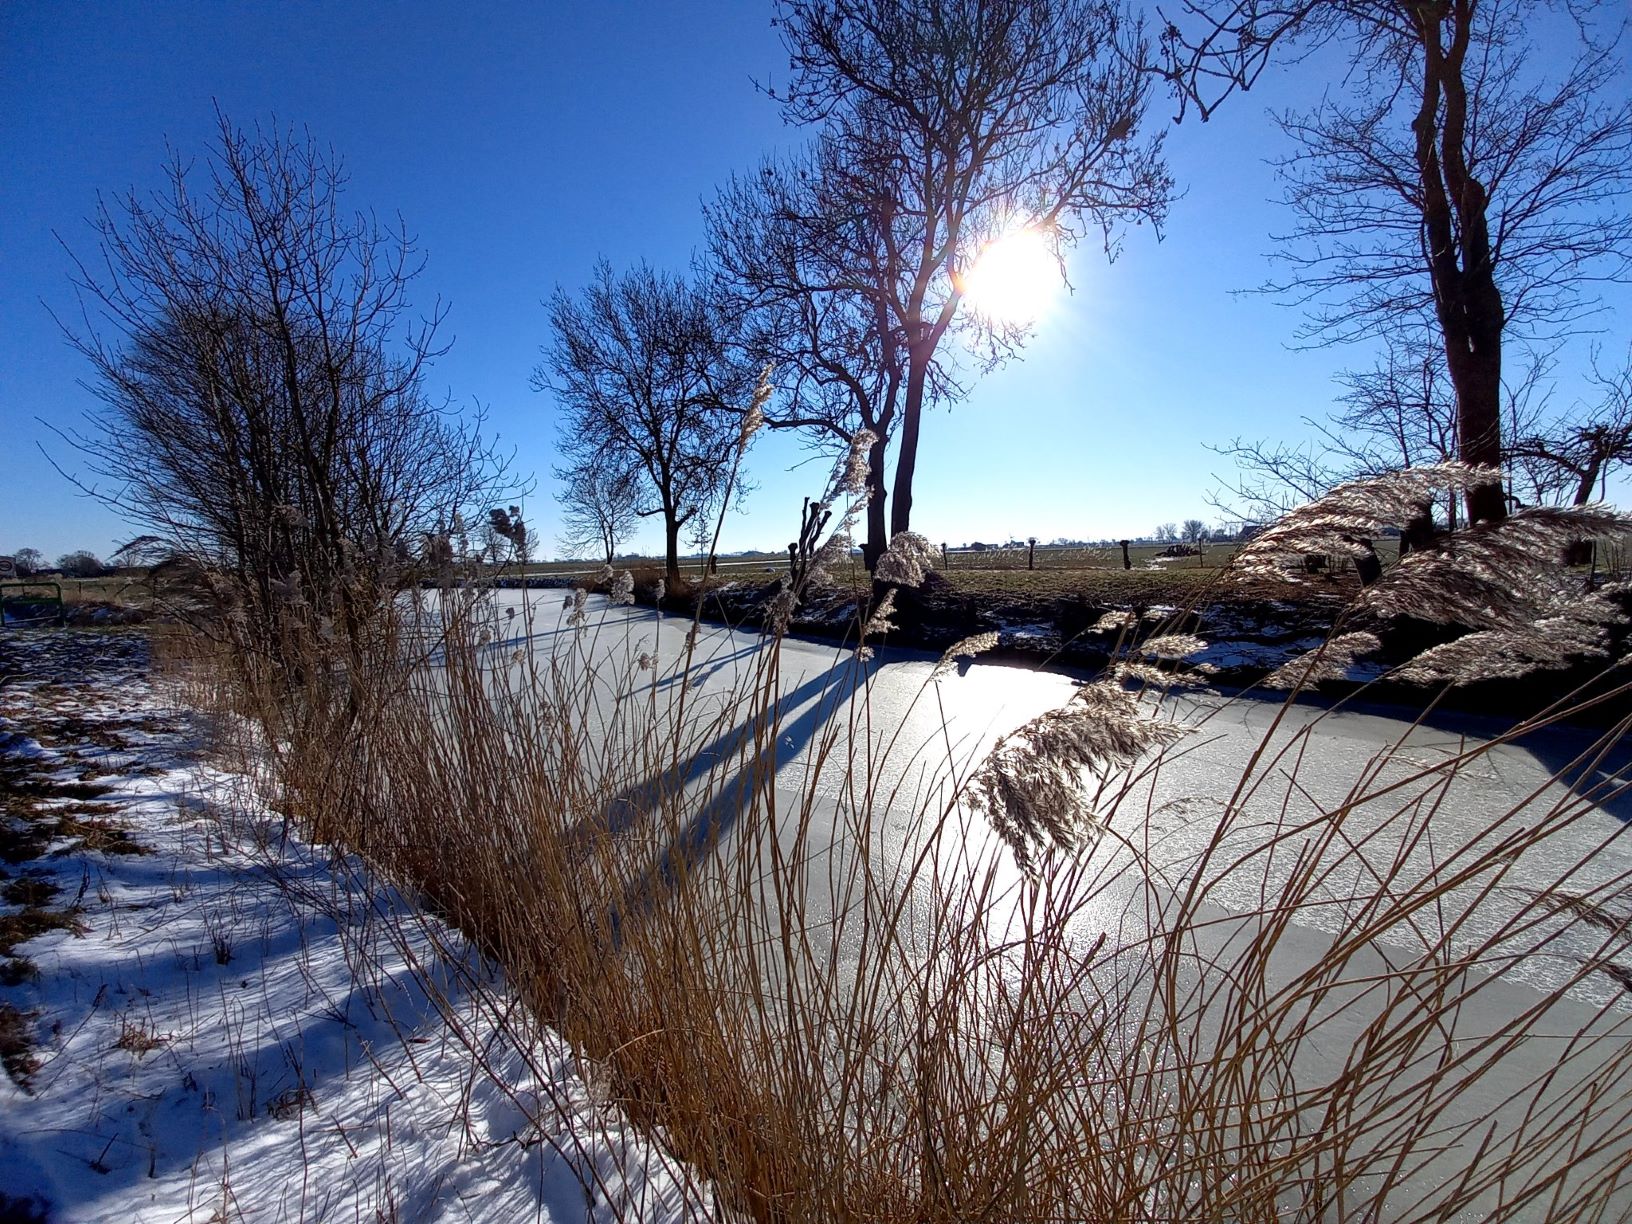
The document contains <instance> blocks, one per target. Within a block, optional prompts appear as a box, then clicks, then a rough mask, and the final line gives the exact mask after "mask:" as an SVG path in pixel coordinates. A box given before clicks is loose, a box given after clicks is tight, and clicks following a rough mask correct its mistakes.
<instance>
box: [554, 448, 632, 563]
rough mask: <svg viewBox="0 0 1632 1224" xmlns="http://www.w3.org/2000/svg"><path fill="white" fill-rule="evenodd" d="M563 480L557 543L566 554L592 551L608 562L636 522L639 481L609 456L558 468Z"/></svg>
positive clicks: (576, 555)
mask: <svg viewBox="0 0 1632 1224" xmlns="http://www.w3.org/2000/svg"><path fill="white" fill-rule="evenodd" d="M555 475H556V479H558V480H560V481H561V482H562V489H561V494H560V498H559V500H560V502H561V509H562V514H563V518H562V531H561V536H560V544H561V549H562V551H563V552H564V553H565V554H566V555H567V556H569V557H581V556H584V555H586V554H591V553H592V554H594V555H596V556H599V557H602V558H603V559H604V560H605V561H606V563H607V564H608V565H611V564H612V558H613V557H615V556H616V555H617V551H618V545H619V544H621V543H622V542H623V541H624V540H627V539H628V538H629V537H630V536H631V535H633V534H634V532H635V527H636V526H637V525H638V522H639V518H640V516H639V513H638V507H639V505H640V482H639V480H638V479H637V477H636V475H635V473H634V472H632V471H630V470H629V469H627V468H619V467H617V466H615V465H614V464H613V463H612V462H611V461H610V460H609V459H602V458H590V459H586V460H583V461H580V462H579V463H578V464H576V465H574V466H573V467H570V468H561V469H558V470H557V471H556V473H555Z"/></svg>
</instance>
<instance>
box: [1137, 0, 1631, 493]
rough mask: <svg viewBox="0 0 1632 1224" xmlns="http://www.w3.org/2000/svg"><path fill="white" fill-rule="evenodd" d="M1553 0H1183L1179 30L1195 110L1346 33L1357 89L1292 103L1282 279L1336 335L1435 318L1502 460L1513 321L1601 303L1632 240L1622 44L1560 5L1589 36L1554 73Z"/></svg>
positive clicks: (1287, 119)
mask: <svg viewBox="0 0 1632 1224" xmlns="http://www.w3.org/2000/svg"><path fill="white" fill-rule="evenodd" d="M1566 7H1570V6H1566ZM1580 7H1582V8H1586V7H1588V6H1580ZM1540 14H1541V8H1540V6H1537V5H1531V4H1523V3H1519V2H1518V0H1341V2H1333V0H1292V2H1291V3H1284V2H1283V0H1180V2H1179V4H1178V8H1177V11H1176V13H1175V18H1176V19H1175V20H1172V21H1170V22H1169V23H1168V25H1167V27H1166V30H1165V32H1164V35H1163V47H1164V51H1165V64H1164V67H1163V71H1164V72H1165V73H1166V75H1167V76H1168V78H1169V79H1170V80H1171V81H1172V82H1173V83H1174V86H1175V88H1176V91H1177V93H1178V95H1179V98H1180V114H1181V116H1182V114H1183V111H1184V108H1185V106H1186V105H1187V104H1194V105H1196V106H1197V108H1198V109H1199V111H1200V113H1201V114H1202V116H1203V117H1204V118H1205V117H1206V116H1207V115H1208V114H1210V113H1211V112H1212V110H1213V109H1214V108H1215V107H1217V106H1218V105H1219V104H1220V103H1221V102H1222V101H1223V99H1224V98H1226V97H1228V96H1229V95H1230V94H1231V93H1233V92H1234V91H1236V90H1237V89H1240V90H1245V89H1247V88H1248V87H1250V86H1251V85H1252V83H1253V82H1254V81H1255V80H1256V79H1257V78H1258V76H1259V74H1260V73H1262V71H1263V70H1264V68H1265V67H1266V65H1267V64H1268V63H1269V62H1270V61H1271V60H1272V59H1273V58H1275V57H1276V56H1279V55H1289V56H1296V55H1299V54H1303V53H1307V52H1308V51H1309V50H1310V49H1312V48H1316V47H1321V46H1326V45H1339V46H1341V47H1343V48H1345V49H1346V51H1347V53H1348V55H1349V57H1350V60H1351V65H1352V67H1351V71H1350V73H1349V74H1348V76H1347V77H1346V78H1345V85H1346V89H1345V90H1344V91H1343V92H1342V93H1338V92H1333V93H1331V94H1328V95H1327V96H1326V97H1325V99H1324V100H1323V101H1322V102H1321V103H1320V105H1318V106H1317V107H1316V108H1315V109H1314V110H1312V111H1309V112H1306V113H1302V114H1297V113H1292V114H1286V115H1282V116H1280V117H1279V122H1280V124H1281V126H1282V128H1283V129H1284V130H1285V131H1286V132H1287V133H1289V134H1290V135H1292V136H1293V137H1294V138H1295V139H1296V140H1297V141H1298V143H1299V146H1300V147H1299V151H1298V152H1297V153H1295V154H1293V155H1292V156H1291V157H1290V158H1288V159H1287V160H1286V162H1285V163H1283V165H1282V173H1283V175H1284V177H1285V179H1286V181H1287V184H1288V189H1289V202H1290V204H1291V206H1292V209H1293V213H1294V215H1295V216H1296V217H1297V225H1296V227H1295V228H1294V230H1293V232H1292V233H1291V234H1290V235H1289V236H1288V241H1287V243H1286V247H1285V258H1286V259H1287V260H1288V262H1289V263H1290V266H1291V276H1290V277H1289V278H1288V280H1287V281H1286V282H1285V283H1284V284H1282V285H1279V286H1271V288H1279V289H1285V290H1289V291H1291V292H1292V293H1294V294H1295V295H1296V296H1297V298H1298V300H1300V301H1302V302H1304V303H1305V304H1307V305H1309V306H1311V307H1312V312H1311V316H1310V321H1309V324H1308V327H1307V329H1306V331H1305V333H1304V334H1305V335H1306V336H1307V337H1310V338H1314V339H1318V340H1322V341H1331V340H1344V339H1351V338H1358V337H1365V336H1376V335H1387V334H1389V333H1391V332H1396V331H1398V330H1399V329H1402V328H1404V329H1410V328H1413V327H1418V326H1422V325H1424V324H1427V325H1429V326H1432V327H1433V328H1435V329H1436V331H1437V333H1438V335H1439V337H1440V339H1441V341H1442V343H1443V347H1444V351H1445V362H1446V371H1447V375H1448V377H1449V379H1450V383H1451V385H1452V387H1453V388H1454V390H1455V396H1456V406H1457V411H1456V441H1457V457H1458V458H1460V459H1462V460H1465V461H1467V462H1469V463H1474V464H1486V465H1489V466H1491V467H1496V466H1498V465H1499V464H1500V463H1501V460H1502V428H1501V427H1502V404H1501V397H1502V342H1503V337H1504V334H1505V333H1507V332H1508V331H1509V330H1512V331H1513V332H1515V333H1516V334H1522V335H1527V336H1532V337H1533V336H1537V335H1543V334H1548V333H1551V332H1556V330H1557V329H1559V328H1562V327H1567V326H1569V324H1570V323H1571V322H1572V321H1573V320H1575V319H1577V318H1578V317H1579V316H1580V314H1581V312H1582V311H1583V310H1584V309H1586V308H1588V307H1590V305H1591V302H1590V300H1588V299H1587V298H1585V296H1584V295H1583V292H1582V285H1583V284H1584V283H1586V282H1589V281H1592V280H1594V279H1598V278H1602V277H1616V276H1620V275H1622V274H1624V271H1625V267H1626V261H1627V256H1628V252H1629V250H1632V219H1629V218H1628V215H1627V212H1626V210H1625V209H1624V207H1622V206H1621V204H1622V201H1623V200H1624V198H1625V195H1626V193H1627V190H1628V183H1629V175H1632V172H1629V169H1628V167H1629V165H1632V103H1628V102H1627V101H1626V99H1625V97H1624V94H1622V93H1617V92H1616V90H1615V83H1616V81H1617V79H1618V74H1619V71H1620V65H1619V59H1618V56H1617V54H1616V44H1615V42H1614V41H1613V40H1611V41H1601V40H1595V39H1594V38H1593V37H1592V36H1591V32H1590V30H1589V29H1588V27H1587V26H1586V24H1585V23H1584V22H1581V23H1565V22H1562V21H1561V22H1559V23H1555V24H1571V37H1575V36H1577V35H1579V45H1578V48H1577V53H1576V54H1575V55H1574V57H1573V58H1572V59H1571V60H1570V62H1569V65H1568V67H1567V68H1566V70H1565V71H1564V73H1563V75H1562V78H1561V79H1560V80H1558V81H1556V82H1549V81H1546V80H1544V79H1543V78H1542V74H1541V73H1540V72H1539V70H1538V69H1537V65H1538V64H1540V63H1543V62H1545V59H1544V57H1541V56H1537V55H1536V54H1534V51H1533V48H1532V46H1531V43H1530V36H1531V34H1532V32H1533V30H1534V29H1535V28H1537V23H1536V18H1537V17H1538V16H1539V15H1540ZM1571 15H1572V16H1573V15H1574V13H1573V11H1572V14H1571ZM1466 498H1467V506H1468V515H1469V518H1470V520H1472V521H1474V522H1483V521H1495V520H1499V519H1501V518H1502V517H1503V516H1504V515H1505V513H1506V505H1505V497H1504V494H1503V490H1502V488H1501V486H1500V484H1499V483H1496V482H1487V483H1483V484H1479V485H1475V486H1473V487H1471V488H1470V489H1468V491H1467V493H1466Z"/></svg>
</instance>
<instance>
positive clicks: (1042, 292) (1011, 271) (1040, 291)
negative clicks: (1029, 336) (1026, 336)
mask: <svg viewBox="0 0 1632 1224" xmlns="http://www.w3.org/2000/svg"><path fill="white" fill-rule="evenodd" d="M1059 284H1060V269H1059V264H1058V263H1056V262H1055V259H1054V253H1053V252H1052V251H1050V250H1049V247H1048V239H1047V238H1046V237H1044V236H1043V235H1042V234H1041V233H1040V232H1038V231H1037V230H1034V229H1021V230H1014V231H1012V232H1010V233H1007V234H1004V235H1003V236H1002V237H1001V238H998V239H997V240H996V241H994V242H992V243H990V244H989V245H988V246H987V247H986V249H985V250H984V251H982V252H981V253H980V258H978V259H977V260H975V266H974V267H972V268H970V269H969V273H968V275H967V276H965V277H964V279H963V292H964V296H965V297H966V298H968V299H969V305H970V307H971V308H972V309H973V310H975V311H976V312H977V313H978V314H981V315H983V316H985V317H986V318H988V319H990V320H992V322H994V323H1031V322H1035V321H1036V319H1037V317H1038V316H1039V315H1040V314H1041V313H1042V310H1043V307H1044V306H1045V305H1047V303H1048V299H1049V298H1050V297H1052V296H1053V294H1054V291H1055V290H1056V289H1058V288H1059Z"/></svg>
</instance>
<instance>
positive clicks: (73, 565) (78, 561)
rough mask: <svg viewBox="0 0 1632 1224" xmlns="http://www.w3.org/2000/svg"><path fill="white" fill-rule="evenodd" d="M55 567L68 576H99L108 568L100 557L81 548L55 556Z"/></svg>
mask: <svg viewBox="0 0 1632 1224" xmlns="http://www.w3.org/2000/svg"><path fill="white" fill-rule="evenodd" d="M57 568H58V569H59V570H61V571H62V573H63V575H64V576H65V577H68V578H100V577H101V576H102V575H103V574H105V573H107V569H108V567H107V566H105V565H103V564H102V559H101V558H100V557H98V556H97V555H96V554H95V553H93V552H89V551H87V550H86V549H83V548H82V549H79V550H78V551H77V552H71V553H63V555H62V556H60V557H58V558H57Z"/></svg>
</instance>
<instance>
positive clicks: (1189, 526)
mask: <svg viewBox="0 0 1632 1224" xmlns="http://www.w3.org/2000/svg"><path fill="white" fill-rule="evenodd" d="M1179 538H1180V539H1181V540H1183V541H1184V542H1185V543H1186V544H1196V545H1200V544H1202V543H1205V542H1206V540H1207V524H1206V523H1204V522H1202V521H1201V520H1200V519H1198V518H1191V519H1185V520H1184V526H1182V527H1180V528H1179Z"/></svg>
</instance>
